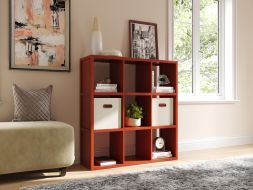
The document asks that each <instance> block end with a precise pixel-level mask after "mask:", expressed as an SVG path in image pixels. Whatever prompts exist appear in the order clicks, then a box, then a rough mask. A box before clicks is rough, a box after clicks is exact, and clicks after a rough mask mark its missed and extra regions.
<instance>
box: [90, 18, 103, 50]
mask: <svg viewBox="0 0 253 190" xmlns="http://www.w3.org/2000/svg"><path fill="white" fill-rule="evenodd" d="M102 51H103V42H102V33H101V31H100V26H99V22H98V17H94V23H93V29H92V35H91V52H92V54H93V55H99V54H100V53H101V52H102Z"/></svg>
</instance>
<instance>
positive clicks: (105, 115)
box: [94, 98, 121, 130]
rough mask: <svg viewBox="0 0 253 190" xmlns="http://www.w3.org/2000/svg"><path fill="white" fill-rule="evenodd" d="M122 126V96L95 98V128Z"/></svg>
mask: <svg viewBox="0 0 253 190" xmlns="http://www.w3.org/2000/svg"><path fill="white" fill-rule="evenodd" d="M117 128H121V98H94V129H95V130H99V129H117Z"/></svg>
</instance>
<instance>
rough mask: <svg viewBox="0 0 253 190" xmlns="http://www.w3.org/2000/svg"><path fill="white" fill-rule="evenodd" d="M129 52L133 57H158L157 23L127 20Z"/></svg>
mask: <svg viewBox="0 0 253 190" xmlns="http://www.w3.org/2000/svg"><path fill="white" fill-rule="evenodd" d="M129 31H130V52H131V57H133V58H143V59H158V58H159V56H158V41H157V40H158V39H157V24H155V23H149V22H142V21H135V20H130V21H129Z"/></svg>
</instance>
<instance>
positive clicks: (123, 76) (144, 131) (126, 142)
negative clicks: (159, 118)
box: [80, 55, 178, 170]
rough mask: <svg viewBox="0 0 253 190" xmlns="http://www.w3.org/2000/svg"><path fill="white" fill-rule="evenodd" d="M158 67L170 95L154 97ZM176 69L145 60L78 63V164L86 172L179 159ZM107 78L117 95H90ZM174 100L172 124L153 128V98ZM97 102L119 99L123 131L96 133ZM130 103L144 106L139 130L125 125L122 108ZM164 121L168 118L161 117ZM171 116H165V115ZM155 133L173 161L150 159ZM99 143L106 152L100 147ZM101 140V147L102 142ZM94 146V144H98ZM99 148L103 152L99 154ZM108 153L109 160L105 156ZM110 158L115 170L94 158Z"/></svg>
mask: <svg viewBox="0 0 253 190" xmlns="http://www.w3.org/2000/svg"><path fill="white" fill-rule="evenodd" d="M156 66H159V68H160V73H161V74H165V75H167V76H168V78H169V80H170V86H173V87H174V89H175V92H174V93H153V92H152V71H154V70H155V67H156ZM177 74H178V66H177V61H165V60H146V59H136V58H128V57H116V56H98V55H90V56H87V57H84V58H81V60H80V125H81V126H80V148H81V163H82V165H84V166H85V167H87V168H89V169H90V170H98V169H106V168H113V167H120V166H128V165H136V164H144V163H151V162H160V161H170V160H177V159H178V83H177ZM103 77H109V78H110V79H111V82H112V83H113V84H117V85H118V88H117V89H118V92H117V93H115V92H94V90H95V85H96V83H97V82H98V81H99V80H101V79H103ZM157 97H159V98H171V99H173V110H172V111H173V124H171V125H162V126H152V99H153V98H157ZM95 98H120V99H121V112H120V114H121V126H120V127H119V128H115V129H101V130H95V129H94V100H95ZM133 102H137V103H138V105H140V106H142V107H143V110H144V118H143V119H142V126H141V127H126V126H125V110H126V107H127V106H128V105H129V104H130V103H133ZM165 117H166V116H165ZM168 117H169V116H168ZM157 129H160V136H161V137H163V138H164V139H165V149H166V150H168V151H171V152H172V155H173V157H170V158H160V159H152V152H153V150H154V147H153V146H154V145H153V141H154V138H155V135H156V131H157ZM99 141H100V143H102V144H103V146H105V145H106V146H107V148H101V147H100V148H99V147H98V146H99ZM101 141H102V142H101ZM97 144H98V145H97ZM101 149H102V150H101ZM103 154H107V155H103ZM97 155H99V156H110V157H111V158H113V159H115V160H116V161H117V164H116V165H111V166H99V165H96V164H95V162H94V160H95V157H96V156H97Z"/></svg>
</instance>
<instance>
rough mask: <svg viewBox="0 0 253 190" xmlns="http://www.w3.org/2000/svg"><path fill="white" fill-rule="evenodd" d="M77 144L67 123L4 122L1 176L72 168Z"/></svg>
mask: <svg viewBox="0 0 253 190" xmlns="http://www.w3.org/2000/svg"><path fill="white" fill-rule="evenodd" d="M74 143H75V140H74V128H73V127H72V126H71V125H69V124H66V123H62V122H58V121H36V122H30V121H29V122H0V175H1V174H10V173H17V172H27V171H36V170H46V169H56V168H64V167H69V166H71V165H72V164H73V163H74V160H75V153H74ZM0 184H1V176H0ZM0 189H1V185H0Z"/></svg>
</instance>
